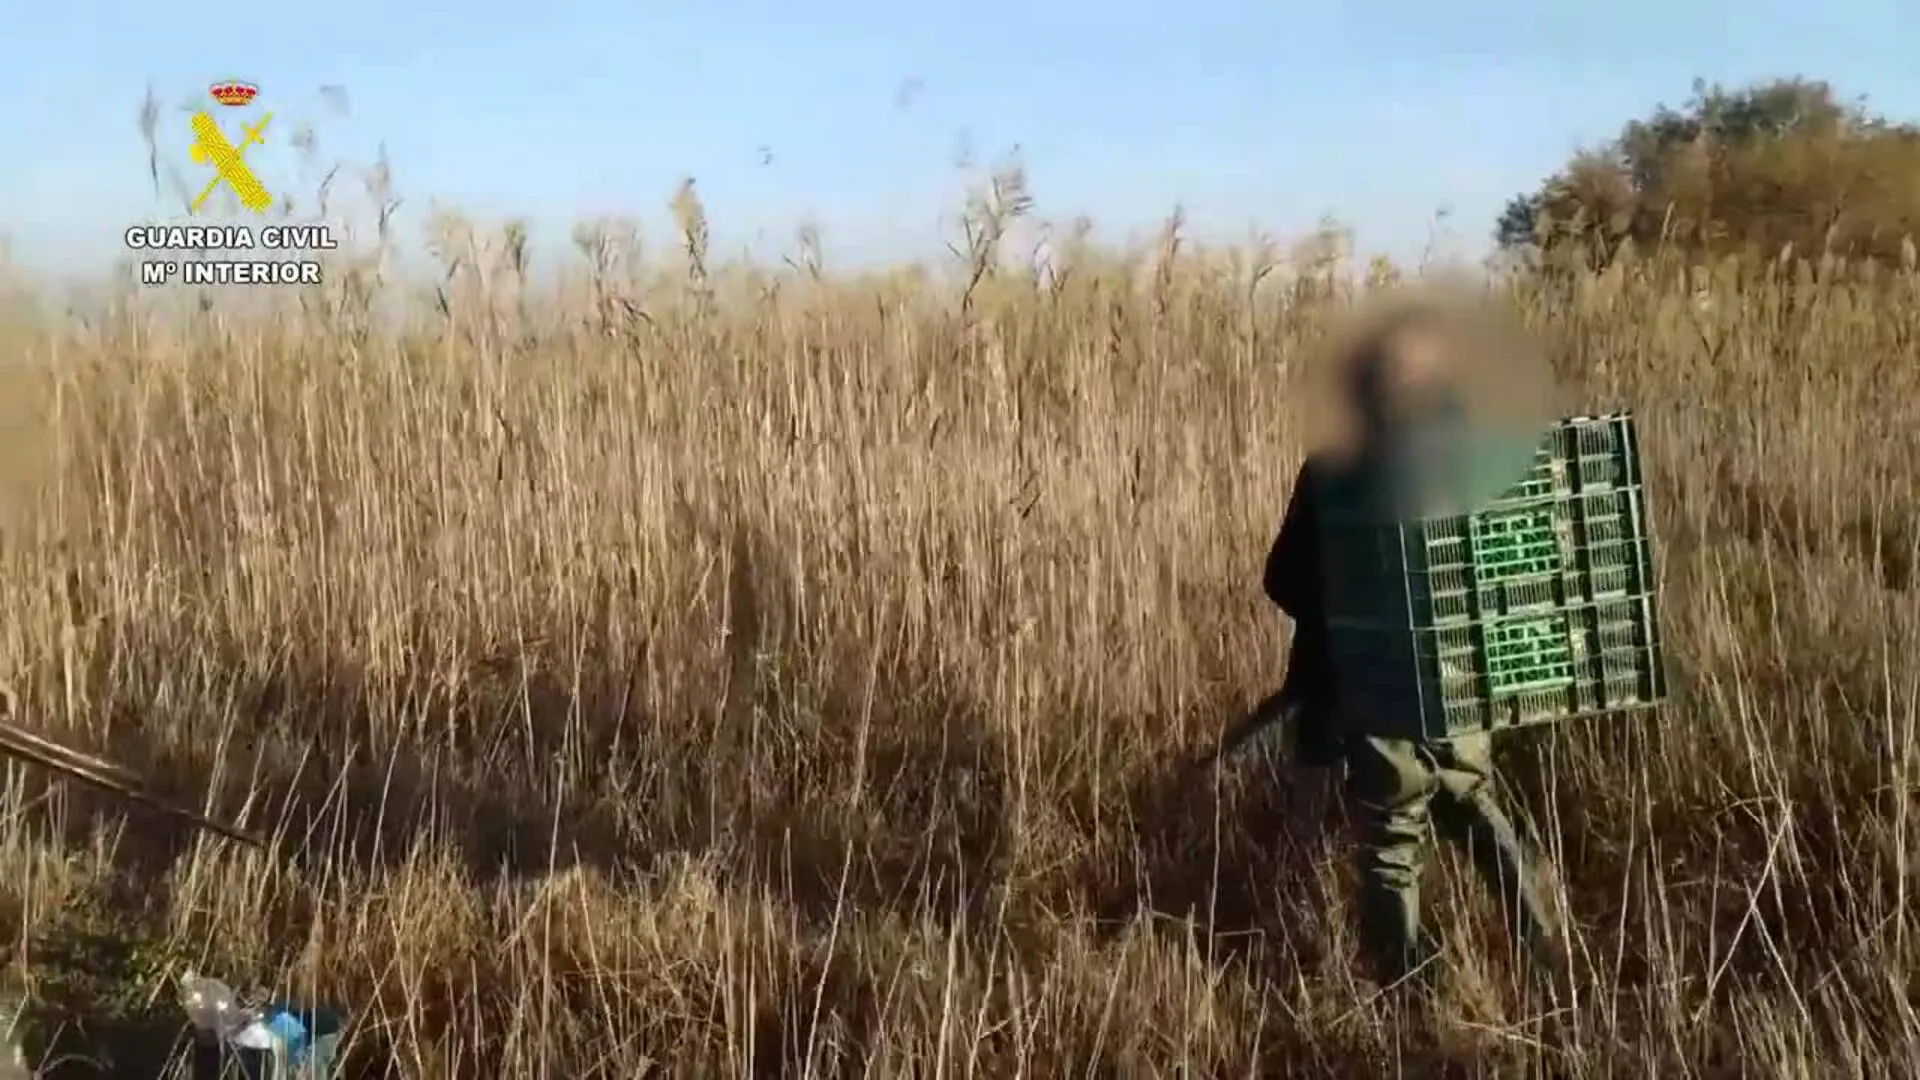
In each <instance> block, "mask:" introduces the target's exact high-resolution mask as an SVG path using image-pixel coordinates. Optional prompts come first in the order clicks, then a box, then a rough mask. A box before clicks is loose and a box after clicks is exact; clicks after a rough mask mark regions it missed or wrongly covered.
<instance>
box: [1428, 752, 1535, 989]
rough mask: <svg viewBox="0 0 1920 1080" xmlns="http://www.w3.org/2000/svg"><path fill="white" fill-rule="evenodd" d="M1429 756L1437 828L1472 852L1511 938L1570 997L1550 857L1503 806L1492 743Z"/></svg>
mask: <svg viewBox="0 0 1920 1080" xmlns="http://www.w3.org/2000/svg"><path fill="white" fill-rule="evenodd" d="M1431 752H1432V755H1433V762H1434V765H1435V766H1436V767H1437V781H1438V784H1439V787H1440V792H1439V795H1438V797H1437V798H1436V799H1435V802H1434V807H1433V818H1434V825H1435V826H1436V827H1437V828H1438V830H1439V831H1440V832H1441V833H1442V834H1444V835H1446V836H1447V837H1448V838H1449V839H1452V840H1455V841H1458V842H1461V843H1464V844H1465V845H1466V846H1467V850H1468V854H1469V856H1470V857H1471V858H1472V860H1473V864H1474V867H1475V868H1476V869H1477V870H1478V871H1479V873H1480V876H1481V877H1482V878H1483V879H1485V881H1486V882H1487V884H1488V887H1489V888H1491V889H1492V890H1493V891H1494V894H1495V896H1497V897H1498V898H1499V901H1500V905H1501V913H1502V916H1503V917H1504V918H1505V920H1506V922H1507V925H1508V928H1509V930H1510V932H1512V933H1513V935H1514V936H1515V937H1516V938H1518V939H1520V940H1523V941H1525V942H1526V943H1527V944H1528V945H1529V946H1530V948H1531V951H1532V952H1533V954H1534V957H1535V959H1536V960H1537V961H1538V962H1540V963H1541V964H1543V965H1545V967H1546V973H1547V974H1548V976H1549V979H1550V981H1551V984H1552V990H1553V991H1554V992H1555V993H1556V994H1559V993H1562V992H1564V991H1565V989H1566V985H1565V984H1566V971H1567V967H1568V957H1567V955H1566V942H1565V938H1564V936H1563V934H1562V931H1561V925H1560V919H1559V915H1558V910H1557V905H1556V904H1555V902H1554V898H1553V897H1552V896H1551V895H1550V892H1549V889H1548V886H1547V880H1546V875H1545V869H1546V860H1545V856H1544V854H1543V853H1542V852H1541V851H1540V850H1539V847H1538V846H1537V845H1536V844H1535V843H1534V842H1533V840H1532V837H1530V836H1529V835H1528V834H1527V833H1526V832H1525V830H1523V829H1522V828H1520V827H1517V826H1516V825H1515V823H1514V821H1513V819H1512V818H1510V817H1509V816H1508V815H1507V812H1506V811H1505V809H1503V808H1502V807H1501V805H1500V800H1499V798H1498V796H1497V794H1496V791H1495V787H1494V782H1493V740H1492V737H1491V736H1489V735H1473V736H1468V737H1464V738H1459V739H1454V740H1452V741H1450V742H1447V743H1439V744H1436V745H1435V746H1434V747H1433V748H1432V750H1431Z"/></svg>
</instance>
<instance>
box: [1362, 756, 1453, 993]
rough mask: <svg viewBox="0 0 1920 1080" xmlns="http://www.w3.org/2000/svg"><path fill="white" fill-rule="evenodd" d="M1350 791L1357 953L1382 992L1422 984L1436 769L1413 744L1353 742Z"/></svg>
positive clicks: (1425, 966) (1426, 954) (1426, 972)
mask: <svg viewBox="0 0 1920 1080" xmlns="http://www.w3.org/2000/svg"><path fill="white" fill-rule="evenodd" d="M1347 790H1348V793H1349V795H1350V796H1351V797H1352V803H1353V812H1354V815H1355V818H1356V821H1355V826H1356V828H1357V831H1358V833H1359V835H1358V837H1357V839H1358V841H1359V860H1360V897H1359V900H1360V943H1361V947H1362V948H1363V949H1365V950H1366V954H1367V960H1368V962H1369V964H1370V965H1371V966H1372V968H1373V974H1374V977H1375V978H1376V979H1378V980H1379V981H1380V984H1381V985H1382V986H1383V987H1385V986H1392V985H1394V984H1396V983H1401V982H1404V981H1407V980H1408V979H1409V976H1414V977H1416V978H1419V979H1421V980H1424V979H1425V978H1426V977H1427V976H1428V975H1430V974H1431V972H1430V970H1429V969H1430V967H1431V965H1430V964H1428V960H1429V959H1431V956H1432V953H1433V950H1432V948H1431V946H1430V944H1429V943H1428V941H1427V939H1426V938H1425V936H1424V935H1423V934H1422V933H1421V930H1420V871H1421V867H1422V865H1423V863H1424V861H1425V857H1426V843H1427V832H1428V823H1427V808H1428V804H1429V803H1430V802H1431V801H1432V798H1433V795H1434V792H1435V791H1436V790H1437V785H1436V780H1435V777H1434V773H1433V770H1432V769H1431V768H1430V767H1429V766H1428V764H1427V763H1426V761H1425V760H1423V759H1422V757H1421V755H1420V753H1419V751H1418V749H1417V748H1416V747H1415V745H1414V744H1413V743H1410V742H1407V741H1405V740H1400V739H1381V738H1372V737H1367V738H1355V739H1353V740H1352V742H1351V745H1350V746H1349V747H1348V750H1347Z"/></svg>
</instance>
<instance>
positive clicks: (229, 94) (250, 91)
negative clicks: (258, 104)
mask: <svg viewBox="0 0 1920 1080" xmlns="http://www.w3.org/2000/svg"><path fill="white" fill-rule="evenodd" d="M207 93H209V94H212V95H213V100H215V101H217V102H219V103H220V104H222V105H231V106H234V107H235V108H238V107H239V106H241V105H245V104H247V103H248V102H250V101H252V100H253V99H254V97H255V96H256V95H258V94H259V93H260V88H259V87H257V86H255V85H253V84H252V83H248V82H220V83H214V84H213V85H212V86H211V87H209V88H208V89H207Z"/></svg>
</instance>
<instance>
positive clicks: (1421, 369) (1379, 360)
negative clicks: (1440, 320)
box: [1358, 323, 1454, 437]
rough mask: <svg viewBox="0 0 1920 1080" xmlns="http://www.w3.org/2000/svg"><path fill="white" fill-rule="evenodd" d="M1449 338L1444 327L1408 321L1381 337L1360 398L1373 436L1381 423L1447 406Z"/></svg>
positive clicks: (1378, 432)
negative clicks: (1390, 333)
mask: <svg viewBox="0 0 1920 1080" xmlns="http://www.w3.org/2000/svg"><path fill="white" fill-rule="evenodd" d="M1452 360H1453V356H1452V343H1451V342H1450V341H1449V340H1448V339H1447V335H1446V333H1445V332H1444V330H1443V328H1441V327H1439V326H1435V325H1430V324H1419V323H1416V324H1410V325H1408V326H1406V327H1403V328H1401V329H1399V330H1397V331H1395V332H1394V333H1393V334H1392V335H1390V336H1388V337H1387V338H1386V339H1384V340H1383V341H1382V342H1381V347H1380V350H1379V352H1378V353H1376V354H1375V355H1374V357H1373V360H1372V363H1373V367H1372V370H1371V371H1370V372H1369V373H1368V378H1366V379H1365V380H1364V382H1363V388H1362V391H1361V400H1360V401H1359V402H1358V405H1359V407H1360V410H1361V412H1362V414H1363V416H1364V417H1365V419H1366V421H1367V424H1368V426H1369V428H1371V433H1372V435H1373V436H1374V437H1379V436H1381V435H1385V434H1387V431H1386V430H1385V429H1388V428H1391V427H1394V426H1396V425H1398V424H1401V423H1406V422H1409V421H1413V420H1418V419H1423V418H1429V417H1431V416H1432V415H1433V414H1434V412H1435V411H1436V410H1438V409H1441V408H1443V407H1445V406H1446V404H1447V399H1448V397H1449V396H1450V391H1451V389H1452V377H1453V374H1454V372H1453V371H1452V366H1453V365H1452Z"/></svg>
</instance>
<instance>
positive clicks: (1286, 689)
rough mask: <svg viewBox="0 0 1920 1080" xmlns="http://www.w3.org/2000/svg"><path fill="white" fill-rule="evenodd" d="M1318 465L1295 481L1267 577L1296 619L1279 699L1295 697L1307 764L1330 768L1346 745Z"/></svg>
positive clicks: (1278, 601)
mask: <svg viewBox="0 0 1920 1080" xmlns="http://www.w3.org/2000/svg"><path fill="white" fill-rule="evenodd" d="M1322 468H1324V466H1322V465H1321V464H1320V463H1318V462H1316V461H1315V460H1313V459H1311V458H1309V459H1308V460H1307V462H1306V464H1304V465H1302V466H1301V467H1300V473H1299V475H1298V476H1297V477H1295V478H1294V481H1293V495H1292V497H1291V498H1290V499H1289V500H1288V502H1287V513H1286V517H1285V518H1284V519H1283V520H1282V521H1281V523H1280V532H1279V534H1278V535H1276V536H1275V537H1274V538H1273V547H1272V548H1270V549H1269V550H1268V552H1267V567H1266V573H1265V575H1264V578H1263V584H1264V586H1265V589H1266V593H1267V599H1269V600H1272V601H1273V602H1274V604H1275V605H1276V606H1278V607H1279V608H1280V610H1281V611H1283V612H1285V613H1286V614H1287V616H1288V617H1289V618H1291V619H1292V620H1293V645H1292V648H1291V650H1290V651H1289V655H1288V658H1287V675H1286V682H1285V683H1284V684H1283V685H1282V687H1281V695H1282V696H1283V697H1286V698H1289V699H1292V701H1293V702H1295V703H1296V706H1297V707H1296V708H1294V709H1293V710H1291V711H1292V712H1293V713H1294V715H1295V717H1296V718H1297V719H1296V723H1297V724H1298V733H1297V736H1296V737H1297V739H1298V747H1299V752H1300V755H1301V757H1302V758H1303V759H1304V760H1306V761H1307V762H1309V763H1319V764H1330V763H1332V762H1333V761H1334V760H1335V759H1337V758H1338V756H1339V754H1340V751H1341V749H1342V743H1343V742H1344V740H1343V738H1342V735H1341V731H1340V721H1339V714H1338V711H1337V709H1336V707H1335V699H1336V686H1335V678H1334V668H1333V653H1332V649H1331V646H1330V643H1329V641H1328V635H1327V612H1326V600H1325V596H1324V589H1323V588H1322V584H1321V576H1320V523H1319V521H1318V520H1316V514H1315V510H1314V502H1315V499H1314V489H1315V487H1316V486H1317V485H1316V477H1318V475H1319V473H1320V471H1321V469H1322Z"/></svg>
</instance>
